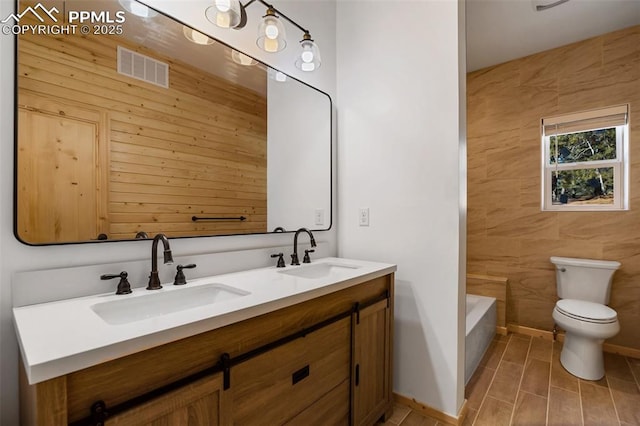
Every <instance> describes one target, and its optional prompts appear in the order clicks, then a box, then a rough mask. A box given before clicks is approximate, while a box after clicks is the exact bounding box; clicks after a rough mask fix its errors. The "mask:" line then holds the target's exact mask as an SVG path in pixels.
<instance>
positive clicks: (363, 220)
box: [358, 207, 369, 226]
mask: <svg viewBox="0 0 640 426" xmlns="http://www.w3.org/2000/svg"><path fill="white" fill-rule="evenodd" d="M358 217H359V223H360V226H369V208H368V207H367V208H364V209H360V212H359V215H358Z"/></svg>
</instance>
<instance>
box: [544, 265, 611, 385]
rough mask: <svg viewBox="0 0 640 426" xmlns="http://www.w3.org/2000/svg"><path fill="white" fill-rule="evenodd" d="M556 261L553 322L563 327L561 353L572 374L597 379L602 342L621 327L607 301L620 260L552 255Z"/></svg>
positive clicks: (601, 372)
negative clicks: (556, 298) (556, 294)
mask: <svg viewBox="0 0 640 426" xmlns="http://www.w3.org/2000/svg"><path fill="white" fill-rule="evenodd" d="M551 263H553V264H554V265H556V284H557V287H558V297H560V299H561V300H558V302H557V303H556V306H555V308H554V310H553V319H554V320H555V322H556V324H557V325H558V326H559V327H560V328H561V329H563V330H565V331H566V334H565V338H564V346H563V348H562V354H561V355H560V362H561V363H562V366H563V367H564V368H565V369H566V370H567V371H568V372H569V373H571V374H573V375H574V376H578V377H580V378H583V379H587V380H599V379H601V378H602V377H603V376H604V360H603V357H602V343H603V342H604V340H605V339H608V338H611V337H613V336H615V335H616V334H618V332H619V331H620V324H619V323H618V314H617V313H616V311H614V310H613V309H611V308H610V307H608V306H606V304H607V303H609V294H610V292H611V281H612V280H613V274H614V273H615V271H616V270H617V269H618V268H619V267H620V262H615V261H607V260H591V259H574V258H569V257H552V258H551Z"/></svg>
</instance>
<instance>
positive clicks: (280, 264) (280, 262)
mask: <svg viewBox="0 0 640 426" xmlns="http://www.w3.org/2000/svg"><path fill="white" fill-rule="evenodd" d="M283 256H284V254H282V253H274V254H272V255H271V258H276V257H277V258H278V264H277V265H276V268H284V267H285V266H287V265H286V264H285V263H284V257H283Z"/></svg>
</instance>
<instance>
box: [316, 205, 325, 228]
mask: <svg viewBox="0 0 640 426" xmlns="http://www.w3.org/2000/svg"><path fill="white" fill-rule="evenodd" d="M315 220H316V225H320V226H324V209H316V212H315Z"/></svg>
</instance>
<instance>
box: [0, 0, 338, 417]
mask: <svg viewBox="0 0 640 426" xmlns="http://www.w3.org/2000/svg"><path fill="white" fill-rule="evenodd" d="M148 3H149V4H151V3H152V2H151V1H149V2H148ZM153 3H155V4H156V6H158V8H159V9H162V10H165V11H172V12H173V13H175V14H176V15H179V16H181V17H182V18H181V19H183V20H184V21H189V20H193V21H198V27H199V29H200V30H201V31H204V32H210V33H213V31H208V30H209V28H210V27H212V25H211V24H206V22H207V21H204V22H202V21H203V19H204V18H202V19H200V17H201V16H202V17H203V16H204V12H203V11H204V9H205V8H206V7H207V5H208V4H210V2H207V1H204V2H203V1H175V0H170V1H169V0H155V1H154V2H153ZM252 7H253V6H252ZM255 7H256V9H260V8H259V7H257V6H255ZM276 7H279V8H280V9H282V10H283V11H284V12H285V13H287V14H288V15H290V16H291V17H293V18H294V19H296V20H298V21H300V22H303V23H304V25H306V26H308V27H309V28H310V29H311V30H312V31H313V35H314V37H315V38H316V40H318V42H319V44H320V47H321V49H322V56H323V60H324V62H323V64H322V68H320V69H319V70H318V71H317V72H316V73H313V74H312V75H301V74H302V73H301V72H298V71H297V70H296V69H295V67H294V66H293V59H292V57H293V56H294V55H295V52H294V51H295V49H294V47H295V39H296V38H297V34H296V33H295V32H294V31H293V30H291V31H290V35H289V40H290V43H293V44H294V45H291V46H289V48H288V49H287V50H285V52H283V53H284V54H283V55H279V54H278V55H277V56H270V57H268V58H267V54H262V55H258V54H255V55H254V56H256V57H258V58H259V59H264V60H265V61H267V62H269V63H270V65H272V66H274V67H275V68H279V69H281V70H282V71H284V72H291V73H295V75H296V77H298V78H300V79H302V80H304V81H307V82H308V83H309V84H311V85H314V86H316V87H318V88H320V89H321V90H323V91H325V92H327V93H329V94H330V95H332V96H333V95H334V94H335V3H334V1H318V2H314V1H306V0H305V1H302V0H298V1H279V2H278V3H277V5H276ZM13 8H14V3H13V1H11V0H0V17H1V18H0V20H1V19H4V17H5V16H7V15H8V14H9V13H12V12H13ZM262 12H263V11H261V10H256V13H258V14H259V13H262ZM253 22H255V21H253ZM253 22H250V24H249V27H248V28H246V29H244V30H243V31H234V32H230V33H223V32H220V33H216V35H217V36H219V37H220V38H221V39H223V40H225V41H227V42H228V43H229V44H231V45H232V46H234V47H237V48H238V49H240V50H246V51H248V52H250V53H251V52H253V51H256V50H257V47H255V34H256V30H255V29H254V28H256V27H257V23H255V25H254V23H253ZM207 25H208V26H207ZM212 35H213V34H212ZM13 55H14V48H13V37H11V36H6V35H0V250H1V252H0V254H2V256H0V424H2V425H15V424H18V347H17V343H16V340H15V335H14V331H13V323H12V314H11V306H12V302H11V276H12V274H13V273H14V272H15V271H25V270H36V269H48V268H57V267H65V266H75V265H89V264H95V263H106V262H109V263H111V262H125V261H128V260H137V259H146V258H148V257H149V252H150V246H151V243H150V242H148V241H146V242H145V241H136V242H127V243H102V244H84V245H69V246H49V247H29V246H26V245H23V244H21V243H19V242H18V241H17V240H16V239H15V238H14V236H13V108H14V105H13V101H14V99H13V90H14V85H13V80H14V79H13V66H14V61H13ZM334 193H335V192H334ZM334 204H335V203H334ZM316 237H317V239H318V240H320V241H326V242H327V243H328V244H329V245H330V246H331V247H332V248H331V250H330V252H332V253H333V252H335V246H336V232H335V228H334V230H331V231H328V232H322V233H317V234H316ZM291 240H292V236H291V234H286V235H256V236H243V237H214V238H195V239H178V240H172V243H171V246H172V249H173V251H174V253H175V254H176V255H187V254H197V253H209V252H227V251H233V250H245V249H252V248H260V247H269V246H277V245H287V244H289V243H291ZM237 256H238V258H239V259H240V260H241V261H242V260H243V259H244V257H243V255H242V253H239V254H238V255H237ZM249 259H250V258H249ZM271 262H272V259H264V261H263V262H260V263H261V264H256V263H255V261H253V262H252V261H250V260H247V267H257V266H265V265H268V264H270V263H271ZM221 263H222V262H221ZM221 267H222V265H221ZM46 285H47V283H46V282H43V283H42V286H43V288H44V287H46Z"/></svg>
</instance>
